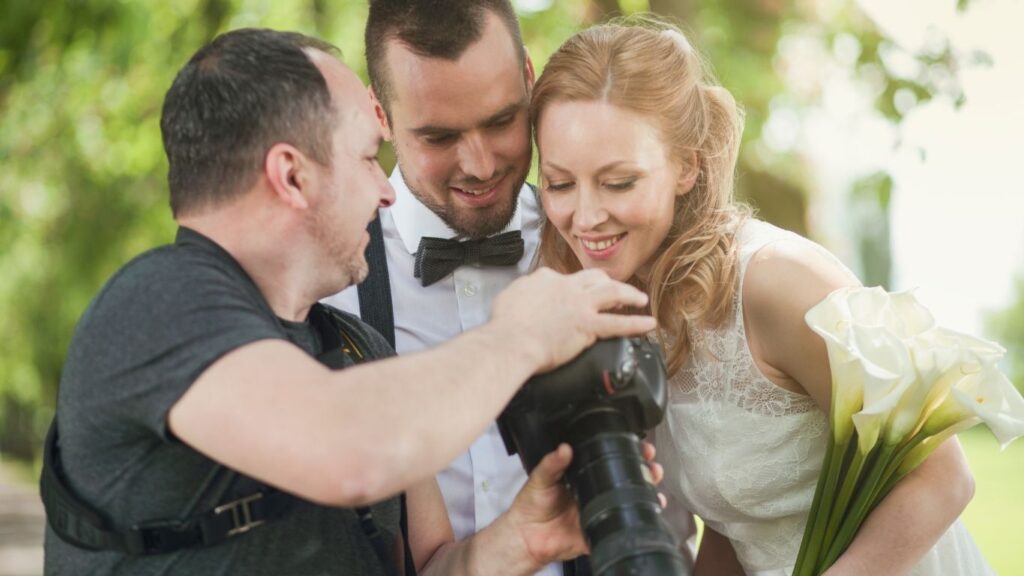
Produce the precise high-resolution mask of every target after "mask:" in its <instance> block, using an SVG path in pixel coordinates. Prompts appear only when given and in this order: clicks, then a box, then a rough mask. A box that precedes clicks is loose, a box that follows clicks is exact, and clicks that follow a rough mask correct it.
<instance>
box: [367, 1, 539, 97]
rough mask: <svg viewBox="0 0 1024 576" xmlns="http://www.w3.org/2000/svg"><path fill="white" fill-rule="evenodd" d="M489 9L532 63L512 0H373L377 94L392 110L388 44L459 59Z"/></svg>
mask: <svg viewBox="0 0 1024 576" xmlns="http://www.w3.org/2000/svg"><path fill="white" fill-rule="evenodd" d="M487 14H494V15H496V16H498V18H500V19H501V21H502V23H504V24H505V27H506V28H507V29H508V32H509V34H510V35H511V36H512V41H513V42H515V48H516V53H517V54H519V64H520V66H523V65H525V64H526V56H525V54H524V52H523V36H522V33H521V32H520V30H519V21H518V20H517V19H516V11H515V9H514V8H513V7H512V3H511V1H510V0H371V1H370V14H369V16H368V17H367V19H366V68H367V72H368V73H369V75H370V85H371V86H373V91H374V93H376V95H377V99H378V100H379V101H380V103H381V105H382V106H384V111H385V112H387V111H388V104H389V102H390V99H391V97H392V96H393V94H392V92H391V85H390V79H389V78H388V70H387V46H388V42H390V41H391V40H397V41H399V42H401V43H402V44H404V45H405V47H406V48H408V49H409V50H410V51H412V52H414V53H416V54H419V55H420V56H425V57H428V58H443V59H445V60H457V59H458V58H459V57H460V56H462V54H463V53H464V52H465V51H466V49H467V48H469V46H470V45H471V44H473V43H474V42H476V41H477V40H479V39H480V37H481V35H482V34H483V31H484V25H485V23H486V20H487Z"/></svg>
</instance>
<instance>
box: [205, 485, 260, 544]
mask: <svg viewBox="0 0 1024 576" xmlns="http://www.w3.org/2000/svg"><path fill="white" fill-rule="evenodd" d="M261 499H263V492H256V493H255V494H250V495H249V496H245V497H243V498H239V499H238V500H235V501H233V502H228V503H227V504H221V505H220V506H217V507H216V508H214V509H213V513H214V515H216V516H220V515H221V514H224V513H225V512H231V521H232V524H233V527H232V528H231V529H230V530H228V533H227V536H228V537H230V536H236V535H238V534H244V533H246V532H248V531H249V530H252V529H253V528H255V527H257V526H261V525H263V524H266V520H255V521H254V520H253V519H252V518H253V514H252V508H251V507H250V505H251V504H252V503H253V502H256V501H257V500H261Z"/></svg>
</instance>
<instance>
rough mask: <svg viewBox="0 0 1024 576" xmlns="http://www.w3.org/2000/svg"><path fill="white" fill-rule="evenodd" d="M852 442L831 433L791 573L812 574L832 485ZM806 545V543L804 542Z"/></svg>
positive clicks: (822, 543)
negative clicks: (839, 440)
mask: <svg viewBox="0 0 1024 576" xmlns="http://www.w3.org/2000/svg"><path fill="white" fill-rule="evenodd" d="M854 446H856V439H855V437H851V438H848V439H847V440H846V442H845V443H840V442H838V441H837V440H836V438H835V436H834V435H833V436H832V438H831V441H830V442H829V445H828V447H827V448H826V454H825V460H824V461H823V462H822V468H823V470H825V473H824V474H819V476H818V487H817V489H816V490H815V493H814V502H813V503H812V504H811V513H810V515H809V516H808V518H807V523H808V527H807V528H805V529H804V541H803V543H802V544H801V545H800V554H799V555H798V556H797V563H796V567H795V569H794V571H793V576H816V575H817V574H818V572H816V571H815V569H816V564H817V562H816V560H817V558H818V555H819V554H820V553H821V550H822V549H823V548H824V546H825V527H826V526H828V520H829V513H830V512H831V511H832V506H833V503H834V501H835V497H836V487H837V486H838V485H839V477H840V475H841V474H842V471H843V465H844V464H845V462H846V460H848V456H849V452H850V449H851V447H854ZM805 545H806V546H805Z"/></svg>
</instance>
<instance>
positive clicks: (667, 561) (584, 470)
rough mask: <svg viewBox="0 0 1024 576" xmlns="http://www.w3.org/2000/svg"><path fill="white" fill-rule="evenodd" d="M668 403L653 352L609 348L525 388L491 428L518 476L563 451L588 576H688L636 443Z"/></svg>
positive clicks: (648, 346) (594, 349) (632, 345)
mask: <svg viewBox="0 0 1024 576" xmlns="http://www.w3.org/2000/svg"><path fill="white" fill-rule="evenodd" d="M667 400H668V399H667V389H666V384H665V365H664V363H663V361H662V358H661V351H660V349H659V348H658V347H657V346H656V345H655V344H653V343H651V342H649V341H647V340H643V339H638V338H633V339H630V338H614V339H609V340H601V341H598V342H597V343H596V344H594V345H593V346H591V347H590V348H588V349H587V350H584V351H583V353H581V354H580V355H579V356H577V357H576V358H575V359H574V360H572V361H571V362H569V363H568V364H566V365H564V366H562V367H561V368H558V369H557V370H554V371H551V372H548V373H546V374H541V375H539V376H535V377H533V378H531V379H530V380H529V381H527V382H526V384H524V385H523V387H522V389H520V391H519V392H518V393H517V394H516V395H515V397H513V398H512V401H511V402H510V403H509V405H508V407H506V408H505V411H504V412H502V414H501V416H500V417H499V418H498V428H499V430H500V431H501V436H502V439H503V440H504V442H505V447H506V448H507V449H508V453H509V454H515V453H519V457H520V459H522V461H523V466H524V467H525V468H526V470H527V472H529V471H532V470H533V468H534V467H535V466H536V465H537V464H538V463H539V462H540V460H541V459H542V458H543V457H544V455H546V454H547V453H549V452H551V451H552V450H554V449H555V448H557V447H558V445H559V444H560V443H562V442H566V443H568V444H569V445H570V446H572V449H573V459H572V464H570V466H569V469H568V471H567V472H566V474H565V481H566V482H567V484H568V485H569V488H570V489H571V490H573V491H574V492H575V494H576V499H577V503H578V505H579V508H580V524H581V526H582V528H583V532H584V534H585V535H586V537H587V540H588V541H589V542H590V549H591V555H590V563H591V569H592V571H593V573H594V574H595V575H596V576H619V575H626V574H629V575H658V576H661V575H666V576H668V575H672V576H681V575H684V574H687V573H688V571H687V569H686V568H685V565H684V563H683V558H682V555H681V554H680V552H679V545H678V541H677V539H676V537H675V536H674V535H673V533H672V531H671V530H670V529H669V527H668V524H667V523H666V521H665V519H664V518H663V517H662V514H661V504H660V503H659V501H658V492H657V490H656V489H655V487H654V486H653V485H652V484H651V483H650V482H649V481H648V480H647V479H646V477H645V471H646V466H647V465H646V463H645V462H644V459H643V456H642V454H641V449H640V437H641V434H642V433H643V431H644V430H648V429H650V428H653V427H654V426H655V425H657V424H658V422H660V421H661V419H662V416H663V415H664V412H665V405H666V403H667Z"/></svg>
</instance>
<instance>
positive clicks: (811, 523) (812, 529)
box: [793, 435, 836, 576]
mask: <svg viewBox="0 0 1024 576" xmlns="http://www.w3.org/2000/svg"><path fill="white" fill-rule="evenodd" d="M835 444H836V443H835V436H834V435H832V437H831V438H830V439H829V442H828V444H827V445H826V446H825V459H824V460H822V467H823V468H825V467H829V469H830V468H831V465H832V455H833V454H834V453H835V452H836V445H835ZM827 482H828V475H827V474H821V473H819V474H818V487H817V488H815V489H814V501H813V502H811V511H810V513H809V514H808V515H807V526H806V527H805V528H804V538H803V540H801V541H800V553H799V554H797V556H796V565H795V566H794V568H793V576H812V574H811V571H812V570H813V569H814V562H808V561H807V552H808V549H809V548H810V545H811V540H812V535H813V534H815V533H816V532H817V531H818V530H819V524H821V523H822V521H821V519H820V518H819V514H818V511H819V510H820V509H821V500H822V498H823V497H824V494H825V484H826V483H827Z"/></svg>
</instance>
